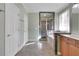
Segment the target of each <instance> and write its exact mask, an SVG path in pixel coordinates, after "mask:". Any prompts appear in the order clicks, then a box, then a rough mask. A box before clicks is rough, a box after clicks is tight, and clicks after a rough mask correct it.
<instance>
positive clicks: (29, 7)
mask: <svg viewBox="0 0 79 59" xmlns="http://www.w3.org/2000/svg"><path fill="white" fill-rule="evenodd" d="M68 5H69V3H24V4H23V6H24V8H25V10H26V11H27V12H41V11H44V12H45V11H46V12H47V11H48V12H59V11H61V10H62V9H63V8H65V7H67V6H68Z"/></svg>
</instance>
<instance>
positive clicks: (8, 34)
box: [5, 4, 19, 56]
mask: <svg viewBox="0 0 79 59" xmlns="http://www.w3.org/2000/svg"><path fill="white" fill-rule="evenodd" d="M5 11H6V12H5V55H6V56H10V55H14V54H15V53H16V52H17V50H18V21H19V18H18V8H17V7H16V5H15V4H6V5H5Z"/></svg>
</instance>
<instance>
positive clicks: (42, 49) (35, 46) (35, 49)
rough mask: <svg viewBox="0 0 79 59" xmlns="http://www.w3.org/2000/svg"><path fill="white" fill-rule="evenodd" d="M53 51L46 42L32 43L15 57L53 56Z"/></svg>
mask: <svg viewBox="0 0 79 59" xmlns="http://www.w3.org/2000/svg"><path fill="white" fill-rule="evenodd" d="M54 55H55V51H54V49H53V48H52V47H51V46H50V44H49V43H48V42H47V41H39V42H33V43H32V44H30V45H27V44H26V45H25V46H24V47H23V48H22V49H21V50H20V51H19V52H18V53H17V54H16V56H54Z"/></svg>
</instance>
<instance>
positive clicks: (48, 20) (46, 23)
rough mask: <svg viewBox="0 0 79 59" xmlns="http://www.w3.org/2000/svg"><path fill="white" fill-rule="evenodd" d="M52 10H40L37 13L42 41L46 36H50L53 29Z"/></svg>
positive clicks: (53, 14)
mask: <svg viewBox="0 0 79 59" xmlns="http://www.w3.org/2000/svg"><path fill="white" fill-rule="evenodd" d="M54 17H55V13H54V12H40V13H39V33H40V36H41V38H42V39H39V40H42V41H44V40H45V41H46V40H47V37H51V33H52V32H53V31H54Z"/></svg>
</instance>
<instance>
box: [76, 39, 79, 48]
mask: <svg viewBox="0 0 79 59" xmlns="http://www.w3.org/2000/svg"><path fill="white" fill-rule="evenodd" d="M76 47H78V48H79V40H76Z"/></svg>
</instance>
